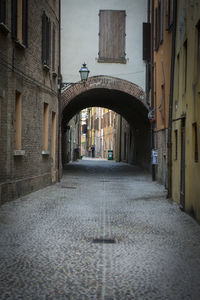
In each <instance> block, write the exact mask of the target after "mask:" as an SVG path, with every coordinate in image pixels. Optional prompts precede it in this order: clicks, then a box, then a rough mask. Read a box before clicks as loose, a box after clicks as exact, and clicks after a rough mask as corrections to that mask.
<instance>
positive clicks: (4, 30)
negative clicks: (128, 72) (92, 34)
mask: <svg viewBox="0 0 200 300" xmlns="http://www.w3.org/2000/svg"><path fill="white" fill-rule="evenodd" d="M59 51H60V49H59V1H52V0H49V1H35V0H29V1H26V0H25V1H22V0H12V1H11V0H7V1H2V0H1V1H0V203H3V202H5V201H8V200H11V199H14V198H16V197H19V196H21V195H24V194H26V193H29V192H31V191H33V190H36V189H39V188H41V187H44V186H46V185H48V184H51V183H52V182H55V181H56V180H57V173H58V172H57V170H58V166H57V164H58V160H57V156H58V155H57V153H58V146H57V145H58V143H57V141H58V140H57V124H58V88H57V86H58V75H59Z"/></svg>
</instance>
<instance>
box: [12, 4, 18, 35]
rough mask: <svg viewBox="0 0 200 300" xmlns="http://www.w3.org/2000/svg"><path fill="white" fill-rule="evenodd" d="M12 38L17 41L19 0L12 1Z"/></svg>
mask: <svg viewBox="0 0 200 300" xmlns="http://www.w3.org/2000/svg"><path fill="white" fill-rule="evenodd" d="M11 25H12V37H13V38H14V39H15V40H17V0H12V24H11Z"/></svg>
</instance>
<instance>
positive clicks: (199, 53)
mask: <svg viewBox="0 0 200 300" xmlns="http://www.w3.org/2000/svg"><path fill="white" fill-rule="evenodd" d="M197 64H198V70H200V21H199V22H198V25H197Z"/></svg>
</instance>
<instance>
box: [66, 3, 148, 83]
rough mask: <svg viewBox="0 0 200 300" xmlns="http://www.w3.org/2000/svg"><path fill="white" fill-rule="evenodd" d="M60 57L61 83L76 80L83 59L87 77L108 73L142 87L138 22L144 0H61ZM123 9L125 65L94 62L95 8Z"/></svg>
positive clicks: (143, 16) (143, 14) (96, 42)
mask: <svg viewBox="0 0 200 300" xmlns="http://www.w3.org/2000/svg"><path fill="white" fill-rule="evenodd" d="M61 5H62V6H61V22H62V24H61V46H62V47H61V49H62V50H61V59H62V65H61V69H62V75H63V81H64V82H76V81H79V80H80V75H79V70H80V67H81V66H82V64H83V63H84V62H86V64H87V66H88V69H89V70H90V74H89V76H96V75H109V76H114V77H118V78H121V79H125V80H128V81H131V82H134V83H136V84H137V85H139V86H140V87H142V88H143V89H144V88H145V64H144V62H143V60H142V23H143V22H146V15H147V0H85V1H83V0H61ZM101 9H113V10H126V14H127V17H126V50H125V51H126V58H127V63H126V64H116V63H115V64H113V63H112V64H111V63H98V61H97V58H98V51H99V47H98V46H99V36H98V33H99V16H98V14H99V10H101Z"/></svg>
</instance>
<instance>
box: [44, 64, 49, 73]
mask: <svg viewBox="0 0 200 300" xmlns="http://www.w3.org/2000/svg"><path fill="white" fill-rule="evenodd" d="M43 70H44V71H46V72H49V70H50V68H49V66H48V65H47V64H43Z"/></svg>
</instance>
